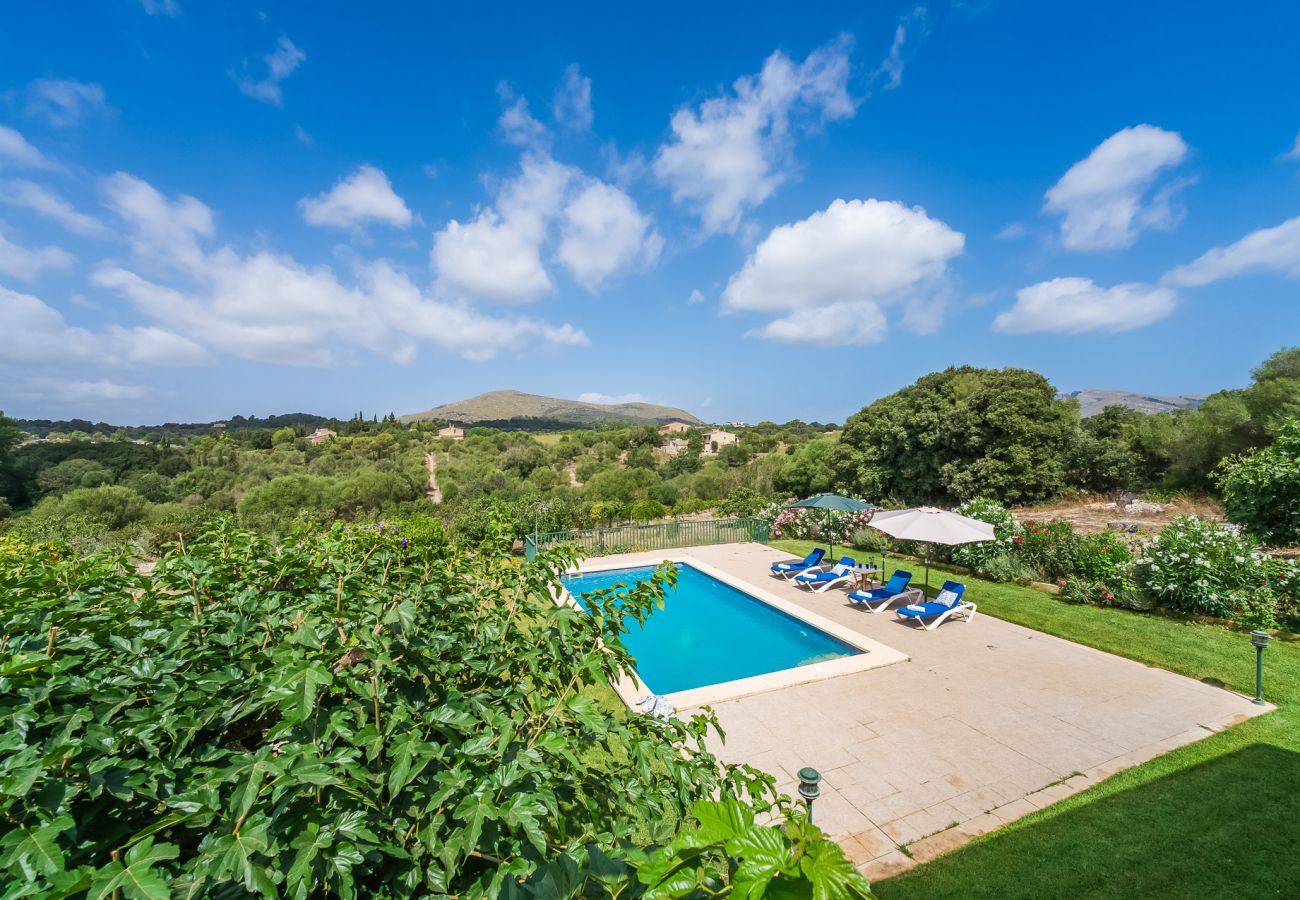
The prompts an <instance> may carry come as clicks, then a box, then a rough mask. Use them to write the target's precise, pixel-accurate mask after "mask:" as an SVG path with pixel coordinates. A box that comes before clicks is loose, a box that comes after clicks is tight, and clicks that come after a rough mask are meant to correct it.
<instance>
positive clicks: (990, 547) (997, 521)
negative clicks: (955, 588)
mask: <svg viewBox="0 0 1300 900" xmlns="http://www.w3.org/2000/svg"><path fill="white" fill-rule="evenodd" d="M955 512H957V513H958V514H959V515H963V516H969V517H970V518H972V519H979V520H980V521H981V522H987V523H989V524H990V525H992V526H993V540H991V541H981V542H979V543H976V544H961V545H960V546H957V547H954V548H953V551H952V561H953V562H955V563H957V564H958V565H962V566H967V567H968V568H971V569H974V570H975V571H977V572H984V571H986V569H985V563H986V562H987V561H988V560H990V559H992V558H994V557H998V556H1004V555H1005V554H1006V553H1007V551H1008V550H1009V549H1011V543H1012V541H1013V540H1014V539H1015V537H1016V535H1018V534H1020V524H1019V523H1018V522H1016V517H1015V516H1013V515H1012V514H1011V512H1010V510H1008V509H1007V508H1006V507H1005V506H1003V505H1002V504H1001V503H999V502H998V501H996V500H990V499H989V498H988V497H976V498H974V499H973V500H967V501H966V502H965V503H963V504H962V505H961V506H958V507H957V509H956V510H955ZM995 568H998V566H996V565H995Z"/></svg>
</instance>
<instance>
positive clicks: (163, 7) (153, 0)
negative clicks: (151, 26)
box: [140, 0, 181, 16]
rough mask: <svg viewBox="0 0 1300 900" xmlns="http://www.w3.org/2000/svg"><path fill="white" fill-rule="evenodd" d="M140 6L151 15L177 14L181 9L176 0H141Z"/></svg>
mask: <svg viewBox="0 0 1300 900" xmlns="http://www.w3.org/2000/svg"><path fill="white" fill-rule="evenodd" d="M140 7H141V8H142V9H143V10H144V11H145V13H146V14H147V15H150V16H175V15H179V14H180V11H181V8H180V7H179V6H178V5H177V4H176V0H140Z"/></svg>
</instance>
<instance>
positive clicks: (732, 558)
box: [589, 544, 1272, 879]
mask: <svg viewBox="0 0 1300 900" xmlns="http://www.w3.org/2000/svg"><path fill="white" fill-rule="evenodd" d="M683 557H693V558H694V559H697V560H699V561H700V562H703V563H706V564H707V565H709V566H712V567H715V568H717V569H720V570H722V571H723V572H724V573H726V574H727V575H729V576H731V577H732V578H733V579H736V580H739V581H745V582H748V583H750V584H752V585H754V586H755V587H756V588H759V589H761V590H763V591H766V592H768V593H773V594H776V595H777V596H779V597H781V598H784V599H787V600H790V601H793V602H795V603H797V604H799V605H801V606H802V607H804V608H806V609H809V610H812V611H814V612H816V613H817V614H819V615H821V616H825V617H826V618H829V619H831V620H832V621H834V622H837V623H840V624H842V625H845V626H847V627H849V628H852V629H855V630H857V631H859V632H860V633H862V634H864V635H866V636H867V637H869V638H871V639H873V640H875V641H878V642H879V643H882V644H885V645H887V646H888V647H892V648H894V649H896V650H899V651H902V652H903V653H905V654H907V655H908V656H910V657H911V659H910V661H905V662H899V663H895V664H893V665H888V666H885V667H883V668H877V669H872V670H869V671H864V672H858V673H853V674H846V675H840V676H838V677H834V678H829V679H826V680H822V681H817V682H812V683H806V684H799V685H794V686H791V687H782V688H778V689H775V690H771V691H767V692H764V693H757V694H752V695H750V696H746V697H741V698H738V699H733V700H725V701H722V702H719V703H715V704H713V707H714V709H715V710H716V711H717V714H718V718H719V720H720V721H721V723H722V726H723V728H724V729H725V730H726V733H727V742H726V744H725V745H724V746H721V747H719V748H718V752H719V755H720V756H722V757H723V758H724V759H727V760H729V761H732V762H746V763H749V764H751V765H753V766H756V767H758V768H760V769H763V770H765V771H767V772H770V773H772V774H773V775H775V776H776V778H777V783H778V787H779V788H780V789H781V790H782V791H784V792H786V793H788V794H790V795H791V796H797V795H796V793H795V787H796V779H795V776H794V773H795V772H797V771H798V770H799V769H800V768H802V767H804V766H813V767H814V768H816V769H818V770H820V771H821V773H822V785H821V788H822V794H821V798H820V799H819V800H818V801H817V803H816V806H815V809H814V818H815V820H816V822H817V824H818V825H820V826H821V827H822V828H824V829H826V830H827V832H829V833H830V834H831V835H832V836H833V837H834V838H835V839H836V840H838V841H839V843H840V844H841V845H842V846H843V847H844V848H845V850H846V852H847V853H848V854H849V856H850V857H851V858H852V859H853V860H854V861H855V862H856V863H858V865H859V868H860V869H861V870H862V871H863V872H864V873H865V874H866V875H867V877H868V878H872V879H879V878H883V877H887V876H889V875H893V874H896V873H898V872H900V871H903V870H904V869H907V868H909V867H910V866H913V865H915V864H916V863H917V862H924V861H926V860H928V859H931V858H933V857H935V856H938V855H939V854H940V853H943V852H945V851H947V850H950V849H952V848H954V847H956V846H959V845H961V844H963V843H965V842H967V841H969V840H971V839H972V838H974V837H976V836H978V835H981V834H984V833H986V832H989V831H992V830H994V829H996V828H998V827H1000V826H1002V825H1003V824H1005V823H1007V822H1010V821H1012V820H1014V819H1018V818H1020V817H1021V816H1023V815H1026V814H1028V813H1030V812H1032V811H1034V810H1035V809H1038V808H1041V807H1043V806H1047V805H1049V804H1051V803H1055V802H1056V801H1057V800H1060V799H1062V798H1064V797H1067V796H1069V795H1070V794H1072V793H1074V792H1076V791H1079V790H1083V789H1084V788H1086V787H1089V786H1091V785H1093V784H1095V783H1097V782H1098V781H1101V780H1102V779H1105V778H1107V777H1109V776H1110V775H1113V774H1114V773H1116V772H1119V771H1122V770H1123V769H1127V768H1129V767H1130V766H1134V765H1137V764H1138V763H1141V762H1145V761H1146V760H1149V759H1152V758H1154V757H1156V756H1160V755H1162V754H1164V753H1167V752H1169V751H1170V750H1173V749H1174V748H1176V747H1179V746H1182V745H1183V744H1188V743H1191V742H1192V741H1196V740H1199V739H1201V738H1204V737H1206V736H1208V735H1210V734H1211V733H1213V732H1216V731H1220V730H1222V729H1224V728H1227V727H1228V726H1230V725H1233V724H1236V723H1237V722H1240V721H1242V720H1244V719H1246V718H1248V717H1250V716H1252V715H1256V714H1258V713H1260V712H1264V711H1267V710H1269V709H1271V708H1272V707H1270V706H1263V707H1260V706H1255V705H1254V704H1253V703H1251V702H1250V701H1249V700H1248V699H1247V698H1245V697H1242V696H1240V695H1238V694H1234V693H1230V692H1228V691H1225V690H1222V689H1219V688H1215V687H1211V686H1209V685H1206V684H1202V683H1201V682H1198V681H1195V680H1193V679H1190V678H1185V677H1183V676H1181V675H1175V674H1173V673H1170V672H1167V671H1164V670H1163V669H1156V668H1151V667H1148V666H1145V665H1143V664H1141V663H1137V662H1133V661H1131V660H1127V659H1123V658H1121V657H1118V656H1112V655H1111V654H1108V653H1103V652H1101V651H1098V650H1093V649H1091V648H1088V647H1083V646H1081V645H1079V644H1074V643H1071V642H1069V641H1066V640H1062V639H1060V638H1056V637H1052V636H1050V635H1046V634H1042V633H1040V632H1036V631H1032V630H1030V629H1028V628H1023V627H1021V626H1019V625H1013V624H1011V623H1009V622H1004V621H1001V620H1000V619H995V618H993V617H991V616H986V615H978V614H977V615H976V617H975V618H974V620H973V621H972V622H971V623H970V624H966V623H965V622H963V621H961V620H950V621H949V622H946V623H944V624H943V625H941V626H940V627H939V628H938V629H936V630H934V631H921V630H920V629H918V628H916V627H914V626H912V625H909V624H904V623H902V622H900V621H899V620H898V618H897V617H896V616H895V615H894V614H893V613H892V612H891V611H886V612H884V613H880V614H872V613H868V612H866V611H865V610H862V609H859V608H855V607H852V606H851V605H850V604H849V603H848V600H847V599H846V597H845V593H844V592H843V591H837V590H835V589H832V590H829V591H827V592H826V593H823V594H811V593H809V592H807V591H804V590H803V589H801V588H797V587H794V586H793V585H790V584H788V583H786V582H784V581H782V580H780V579H775V578H772V577H771V576H770V575H768V574H767V573H768V569H769V566H770V565H771V563H773V562H777V561H779V560H783V559H789V556H788V555H787V554H784V553H781V552H780V551H777V550H774V549H772V548H770V547H766V546H764V545H762V544H727V545H721V546H714V547H692V548H689V549H684V550H680V551H672V550H666V551H658V552H656V553H651V554H644V553H637V554H626V555H624V556H619V557H601V558H599V559H593V560H590V561H589V564H590V565H592V566H596V565H599V566H602V567H604V566H610V565H614V564H619V565H638V564H644V563H648V562H655V561H658V560H662V559H670V558H671V559H681V558H683ZM919 574H920V572H919V571H918V575H919ZM968 597H969V599H971V600H973V601H974V602H975V603H977V604H978V602H979V591H978V589H976V590H972V591H971V592H970V594H969V595H968ZM718 625H719V629H720V632H722V633H725V628H726V623H725V622H720V623H718ZM902 846H906V847H907V848H908V851H909V853H910V854H911V856H909V855H907V854H904V853H903V852H902V851H901V850H900V849H899V848H900V847H902Z"/></svg>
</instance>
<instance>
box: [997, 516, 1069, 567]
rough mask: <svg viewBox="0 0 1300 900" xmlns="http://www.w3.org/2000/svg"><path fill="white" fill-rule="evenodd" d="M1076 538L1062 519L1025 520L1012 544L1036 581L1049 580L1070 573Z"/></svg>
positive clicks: (1067, 523)
mask: <svg viewBox="0 0 1300 900" xmlns="http://www.w3.org/2000/svg"><path fill="white" fill-rule="evenodd" d="M1078 544H1079V538H1078V535H1076V534H1075V533H1074V531H1073V530H1072V529H1071V528H1070V523H1069V522H1066V521H1064V520H1062V519H1026V520H1025V523H1024V525H1023V527H1022V528H1021V530H1020V534H1018V535H1016V536H1015V537H1014V538H1012V545H1013V546H1014V547H1015V548H1016V552H1017V554H1018V555H1019V556H1020V558H1021V559H1022V560H1023V561H1024V562H1025V564H1026V565H1027V566H1029V567H1030V568H1031V569H1033V570H1034V571H1035V572H1037V573H1038V575H1039V577H1040V578H1043V579H1046V580H1049V581H1050V580H1053V579H1056V578H1065V577H1068V576H1070V575H1072V574H1074V572H1075V569H1076V567H1077V565H1078Z"/></svg>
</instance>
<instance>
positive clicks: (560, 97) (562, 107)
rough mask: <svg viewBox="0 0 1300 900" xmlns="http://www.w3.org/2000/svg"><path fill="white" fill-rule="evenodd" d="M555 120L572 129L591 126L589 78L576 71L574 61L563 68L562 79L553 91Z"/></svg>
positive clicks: (578, 129) (580, 129)
mask: <svg viewBox="0 0 1300 900" xmlns="http://www.w3.org/2000/svg"><path fill="white" fill-rule="evenodd" d="M553 108H554V111H555V121H557V122H559V123H560V124H561V125H565V126H567V127H569V128H572V129H573V130H574V131H586V130H587V129H589V128H591V123H592V118H593V116H592V113H591V79H590V78H586V77H584V76H583V75H582V73H581V72H579V71H578V64H577V63H574V64H573V65H571V66H569V67H568V68H567V69H565V70H564V80H563V81H561V82H560V86H559V87H558V88H557V89H556V91H555V102H554V104H553Z"/></svg>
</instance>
